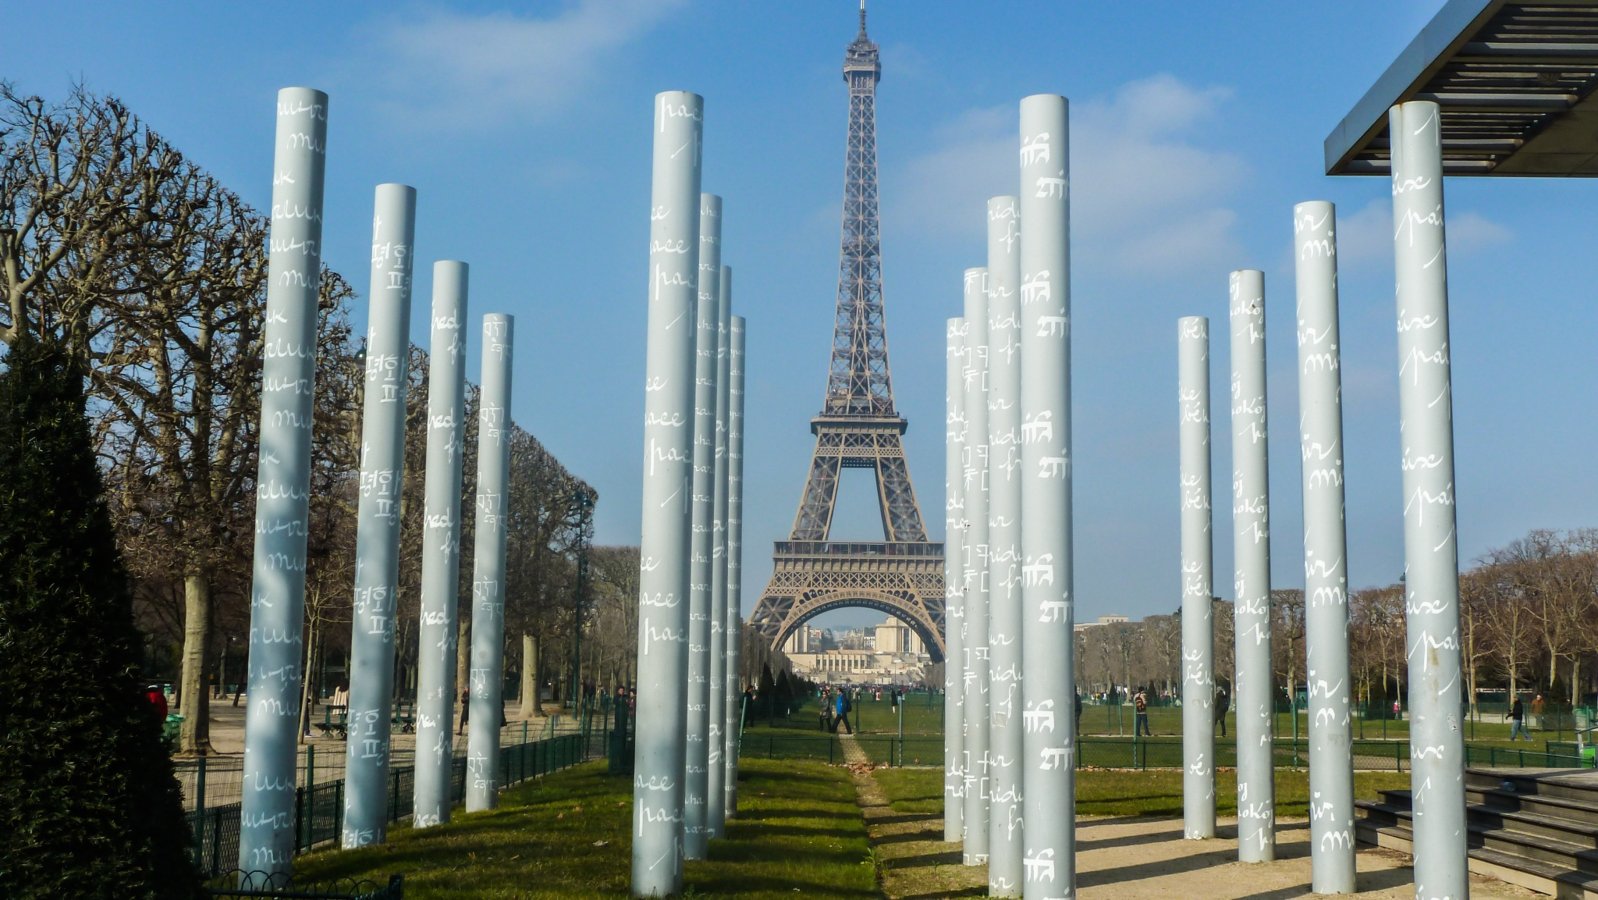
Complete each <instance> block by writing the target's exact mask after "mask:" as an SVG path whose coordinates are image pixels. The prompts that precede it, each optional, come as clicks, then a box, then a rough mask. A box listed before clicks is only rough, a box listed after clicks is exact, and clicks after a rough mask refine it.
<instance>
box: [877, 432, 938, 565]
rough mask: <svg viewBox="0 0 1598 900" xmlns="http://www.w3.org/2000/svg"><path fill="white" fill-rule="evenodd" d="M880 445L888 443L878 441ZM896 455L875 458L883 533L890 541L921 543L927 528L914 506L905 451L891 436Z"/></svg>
mask: <svg viewBox="0 0 1598 900" xmlns="http://www.w3.org/2000/svg"><path fill="white" fill-rule="evenodd" d="M879 443H888V441H887V440H881V441H880V442H879ZM892 450H893V451H895V455H886V454H884V455H881V456H878V457H877V460H878V462H877V481H878V484H879V490H880V492H881V493H880V497H879V499H880V500H881V502H882V520H883V526H884V531H885V532H886V533H887V535H888V540H890V541H924V540H926V539H927V529H926V526H925V525H923V524H922V522H921V507H920V506H919V505H917V504H916V492H915V488H913V487H911V485H910V470H909V468H908V467H906V466H905V462H904V450H903V448H902V445H901V442H900V440H899V436H898V435H893V436H892Z"/></svg>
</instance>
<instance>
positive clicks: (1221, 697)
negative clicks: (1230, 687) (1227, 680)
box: [1215, 684, 1232, 737]
mask: <svg viewBox="0 0 1598 900" xmlns="http://www.w3.org/2000/svg"><path fill="white" fill-rule="evenodd" d="M1231 706H1232V695H1231V694H1229V693H1227V692H1226V685H1224V684H1218V685H1216V686H1215V726H1216V727H1217V728H1219V729H1221V737H1226V711H1227V710H1228V709H1230V708H1231Z"/></svg>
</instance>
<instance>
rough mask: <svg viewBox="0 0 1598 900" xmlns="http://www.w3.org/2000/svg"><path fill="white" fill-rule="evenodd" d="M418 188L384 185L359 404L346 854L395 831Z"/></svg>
mask: <svg viewBox="0 0 1598 900" xmlns="http://www.w3.org/2000/svg"><path fill="white" fill-rule="evenodd" d="M415 235H416V189H415V188H411V187H407V186H406V185H403V184H380V185H378V186H377V197H376V204H375V212H374V214H373V216H372V281H371V296H370V311H369V313H368V317H367V318H368V322H367V331H366V378H365V382H364V387H363V392H364V395H365V396H364V397H363V398H362V404H361V480H360V487H359V490H360V500H359V502H358V507H357V514H356V533H355V600H354V607H353V614H352V615H351V616H350V685H349V697H350V699H349V709H348V710H347V711H346V719H345V721H346V723H347V737H346V740H345V762H344V825H343V845H344V847H345V848H350V847H360V846H363V845H365V844H371V843H381V842H382V841H383V837H384V835H385V834H386V833H387V830H388V795H389V784H388V762H389V723H390V720H391V718H392V698H393V693H394V595H395V591H396V590H397V588H398V586H399V550H400V547H399V540H400V485H401V483H402V482H403V479H404V475H405V387H406V369H407V368H408V364H409V362H410V357H411V340H410V333H411V267H412V257H413V256H414V254H413V253H412V247H414V246H415V243H416V242H415Z"/></svg>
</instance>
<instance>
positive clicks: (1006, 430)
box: [988, 197, 1024, 897]
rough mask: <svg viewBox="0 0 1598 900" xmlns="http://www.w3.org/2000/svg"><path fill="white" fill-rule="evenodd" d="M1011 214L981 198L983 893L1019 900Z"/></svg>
mask: <svg viewBox="0 0 1598 900" xmlns="http://www.w3.org/2000/svg"><path fill="white" fill-rule="evenodd" d="M1020 242H1021V223H1020V210H1019V209H1018V208H1017V205H1016V198H1014V197H994V198H992V199H990V200H988V491H989V494H988V523H989V524H988V589H989V595H988V622H989V625H988V646H989V651H988V652H989V654H990V658H989V660H988V671H989V673H990V674H989V690H991V691H992V694H991V697H990V699H989V716H990V717H991V721H992V723H993V724H992V728H993V734H992V737H991V738H989V742H990V759H991V760H992V771H991V773H990V774H991V776H992V779H993V787H992V800H991V805H990V812H989V816H990V817H991V819H990V821H989V823H988V832H989V836H988V895H989V896H992V897H1019V896H1021V881H1022V873H1021V856H1022V850H1023V846H1024V842H1023V839H1022V835H1021V832H1022V823H1021V795H1022V793H1023V787H1024V786H1023V784H1022V781H1021V750H1022V738H1023V735H1022V732H1021V717H1020V713H1021V703H1022V700H1021V687H1022V685H1021V558H1020V557H1021V473H1020V468H1021V335H1020V329H1019V328H1018V327H1017V322H1018V319H1019V317H1020V305H1019V300H1018V298H1017V296H1016V290H1017V286H1018V285H1019V283H1020V281H1021V257H1020V252H1019V251H1020V247H1019V244H1020Z"/></svg>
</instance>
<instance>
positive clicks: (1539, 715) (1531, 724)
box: [1526, 694, 1543, 736]
mask: <svg viewBox="0 0 1598 900" xmlns="http://www.w3.org/2000/svg"><path fill="white" fill-rule="evenodd" d="M1542 727H1543V695H1542V694H1538V695H1537V696H1535V697H1533V698H1531V718H1530V719H1528V720H1526V728H1527V733H1528V736H1529V735H1530V729H1533V728H1536V729H1539V730H1541V729H1542Z"/></svg>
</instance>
